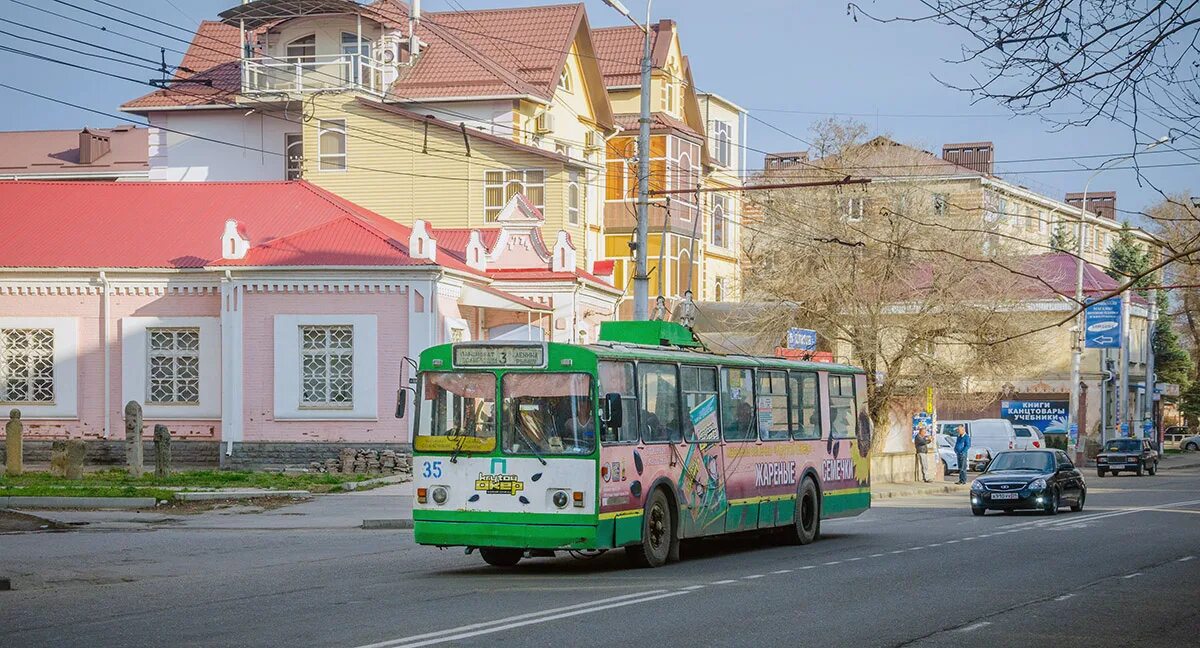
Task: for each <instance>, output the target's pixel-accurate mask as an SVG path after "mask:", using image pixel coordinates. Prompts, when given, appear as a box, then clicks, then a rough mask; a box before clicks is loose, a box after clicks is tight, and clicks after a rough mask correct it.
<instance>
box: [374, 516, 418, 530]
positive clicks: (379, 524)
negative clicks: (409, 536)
mask: <svg viewBox="0 0 1200 648" xmlns="http://www.w3.org/2000/svg"><path fill="white" fill-rule="evenodd" d="M361 528H363V529H411V528H413V521H412V519H411V518H393V519H383V520H363V521H362V527H361Z"/></svg>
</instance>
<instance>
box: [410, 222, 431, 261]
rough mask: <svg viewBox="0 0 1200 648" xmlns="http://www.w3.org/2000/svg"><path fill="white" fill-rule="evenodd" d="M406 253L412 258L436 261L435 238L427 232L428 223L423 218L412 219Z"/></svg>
mask: <svg viewBox="0 0 1200 648" xmlns="http://www.w3.org/2000/svg"><path fill="white" fill-rule="evenodd" d="M408 255H409V256H410V257H412V258H414V259H428V260H430V261H437V239H435V238H433V237H432V236H430V234H429V224H428V223H426V222H425V221H423V220H416V221H413V224H412V234H411V235H410V236H409V237H408Z"/></svg>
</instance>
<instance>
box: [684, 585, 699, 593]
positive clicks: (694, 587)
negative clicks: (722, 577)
mask: <svg viewBox="0 0 1200 648" xmlns="http://www.w3.org/2000/svg"><path fill="white" fill-rule="evenodd" d="M679 589H680V590H682V591H684V592H694V591H696V590H698V589H704V586H703V585H688V586H687V587H680V588H679Z"/></svg>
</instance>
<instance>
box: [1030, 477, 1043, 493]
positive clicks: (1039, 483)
mask: <svg viewBox="0 0 1200 648" xmlns="http://www.w3.org/2000/svg"><path fill="white" fill-rule="evenodd" d="M1029 488H1030V489H1032V490H1046V480H1045V479H1042V478H1040V477H1039V478H1037V479H1035V480H1033V481H1031V482H1029Z"/></svg>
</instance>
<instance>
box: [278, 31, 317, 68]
mask: <svg viewBox="0 0 1200 648" xmlns="http://www.w3.org/2000/svg"><path fill="white" fill-rule="evenodd" d="M284 52H285V54H286V55H287V60H288V61H290V62H293V63H312V62H313V59H314V58H316V56H317V35H316V34H309V35H308V36H301V37H300V38H297V39H296V40H294V41H292V42H290V43H288V44H287V46H286V47H285V48H284Z"/></svg>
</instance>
